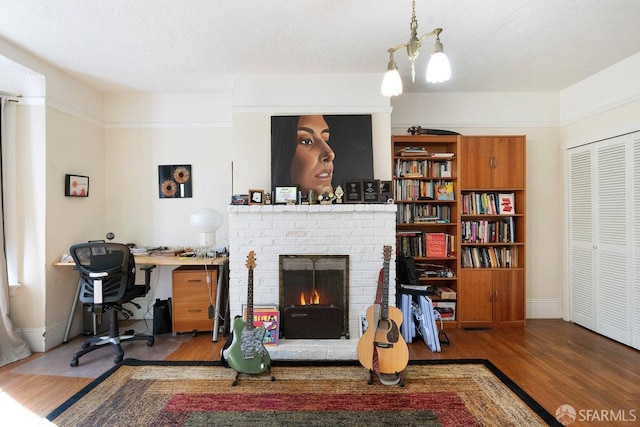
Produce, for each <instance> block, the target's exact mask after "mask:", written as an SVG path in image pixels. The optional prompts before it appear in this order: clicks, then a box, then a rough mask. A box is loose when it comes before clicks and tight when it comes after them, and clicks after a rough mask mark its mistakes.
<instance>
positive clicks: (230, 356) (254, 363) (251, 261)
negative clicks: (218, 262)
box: [224, 251, 271, 385]
mask: <svg viewBox="0 0 640 427" xmlns="http://www.w3.org/2000/svg"><path fill="white" fill-rule="evenodd" d="M255 266H256V261H255V258H254V252H253V251H251V252H249V255H248V256H247V268H248V269H249V280H248V282H249V283H248V290H247V320H246V321H244V320H242V317H240V316H238V317H236V318H235V319H234V321H233V332H232V334H233V335H232V341H231V345H230V346H229V348H228V349H227V350H226V351H225V353H226V354H224V357H225V358H226V361H227V363H228V364H229V367H231V368H233V369H234V370H235V371H236V372H238V374H240V373H243V374H260V373H262V372H265V371H267V370H270V369H271V357H270V356H269V352H268V351H267V349H266V348H265V346H264V344H263V341H262V340H263V339H264V335H265V333H266V332H267V331H266V329H265V328H264V327H255V326H254V324H253V269H254V268H255ZM236 380H237V377H236ZM236 384H237V381H234V384H233V385H236Z"/></svg>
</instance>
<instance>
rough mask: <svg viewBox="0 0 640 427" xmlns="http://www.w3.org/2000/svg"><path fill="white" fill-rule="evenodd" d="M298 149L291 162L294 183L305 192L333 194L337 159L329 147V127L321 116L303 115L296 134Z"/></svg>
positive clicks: (299, 120)
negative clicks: (334, 162) (313, 191)
mask: <svg viewBox="0 0 640 427" xmlns="http://www.w3.org/2000/svg"><path fill="white" fill-rule="evenodd" d="M296 134H297V136H296V150H295V153H294V155H293V160H292V161H291V181H292V182H293V183H294V184H296V185H298V186H299V187H300V191H302V192H303V193H306V192H308V191H309V190H315V191H316V193H317V194H322V193H324V192H325V191H327V192H333V186H332V185H331V178H332V176H333V159H334V158H335V157H336V156H335V154H334V152H333V150H331V147H329V126H328V125H327V122H326V121H325V120H324V117H323V116H321V115H314V116H300V118H299V119H298V128H297V132H296Z"/></svg>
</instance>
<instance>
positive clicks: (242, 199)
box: [231, 194, 249, 205]
mask: <svg viewBox="0 0 640 427" xmlns="http://www.w3.org/2000/svg"><path fill="white" fill-rule="evenodd" d="M231 204H232V205H248V204H249V195H248V194H234V195H233V196H231Z"/></svg>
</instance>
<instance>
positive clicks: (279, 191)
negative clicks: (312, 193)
mask: <svg viewBox="0 0 640 427" xmlns="http://www.w3.org/2000/svg"><path fill="white" fill-rule="evenodd" d="M273 199H274V200H273V202H274V203H275V204H276V205H295V204H296V202H297V201H298V187H296V186H295V185H293V186H286V187H280V186H276V189H275V191H274V197H273Z"/></svg>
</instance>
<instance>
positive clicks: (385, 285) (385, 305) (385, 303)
mask: <svg viewBox="0 0 640 427" xmlns="http://www.w3.org/2000/svg"><path fill="white" fill-rule="evenodd" d="M382 271H383V275H382V299H381V301H380V317H381V318H383V319H387V318H388V317H389V261H385V262H384V267H383V269H382Z"/></svg>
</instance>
